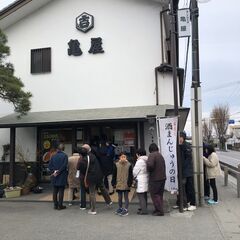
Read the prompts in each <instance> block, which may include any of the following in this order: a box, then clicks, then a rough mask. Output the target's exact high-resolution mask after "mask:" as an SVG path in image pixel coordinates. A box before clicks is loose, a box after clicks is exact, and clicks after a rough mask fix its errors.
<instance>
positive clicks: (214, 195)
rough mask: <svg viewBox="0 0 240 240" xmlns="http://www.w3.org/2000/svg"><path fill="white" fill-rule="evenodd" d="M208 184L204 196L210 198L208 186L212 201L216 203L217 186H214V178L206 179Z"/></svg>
mask: <svg viewBox="0 0 240 240" xmlns="http://www.w3.org/2000/svg"><path fill="white" fill-rule="evenodd" d="M207 181H208V184H207V188H206V196H208V197H209V196H210V186H211V188H212V191H213V200H214V201H215V202H217V201H218V192H217V186H216V178H212V179H208V180H207Z"/></svg>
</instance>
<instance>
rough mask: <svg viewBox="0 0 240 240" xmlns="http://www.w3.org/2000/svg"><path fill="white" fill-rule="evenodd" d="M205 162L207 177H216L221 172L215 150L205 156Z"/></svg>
mask: <svg viewBox="0 0 240 240" xmlns="http://www.w3.org/2000/svg"><path fill="white" fill-rule="evenodd" d="M203 161H204V164H205V165H206V170H207V179H212V178H216V177H217V176H219V175H220V174H221V168H220V164H219V159H218V156H217V154H216V153H215V152H213V153H212V154H210V155H209V156H208V158H205V157H203Z"/></svg>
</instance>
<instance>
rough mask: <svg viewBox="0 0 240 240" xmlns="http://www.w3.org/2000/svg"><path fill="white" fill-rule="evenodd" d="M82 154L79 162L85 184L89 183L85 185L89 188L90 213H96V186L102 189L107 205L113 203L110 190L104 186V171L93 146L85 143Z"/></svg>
mask: <svg viewBox="0 0 240 240" xmlns="http://www.w3.org/2000/svg"><path fill="white" fill-rule="evenodd" d="M80 154H81V155H82V160H81V161H80V162H79V165H78V168H79V169H80V174H83V175H84V178H85V180H86V181H85V182H84V184H85V185H88V186H85V187H86V188H87V187H88V188H89V200H90V205H91V209H90V211H89V212H88V213H89V214H92V215H96V214H97V211H96V187H98V188H99V189H100V191H101V193H102V196H103V198H104V200H105V202H106V204H107V205H109V206H110V205H111V204H112V200H111V198H110V196H109V194H108V191H107V190H106V188H105V187H104V184H103V173H102V170H101V168H100V165H99V162H98V159H97V158H96V156H95V155H94V154H93V153H92V152H91V147H90V146H89V145H88V144H84V145H83V146H82V150H81V151H80Z"/></svg>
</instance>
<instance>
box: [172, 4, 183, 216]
mask: <svg viewBox="0 0 240 240" xmlns="http://www.w3.org/2000/svg"><path fill="white" fill-rule="evenodd" d="M177 6H178V0H177V1H176V0H171V2H170V16H171V65H172V73H173V96H174V115H175V116H177V117H179V112H178V83H177V57H176V39H177V30H176V19H177V18H176V16H177ZM178 122H179V118H178ZM178 135H179V123H178V131H177V162H178V194H179V212H181V213H182V212H183V184H182V162H181V155H180V147H179V142H178V139H179V136H178Z"/></svg>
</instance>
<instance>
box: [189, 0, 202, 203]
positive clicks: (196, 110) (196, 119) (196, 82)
mask: <svg viewBox="0 0 240 240" xmlns="http://www.w3.org/2000/svg"><path fill="white" fill-rule="evenodd" d="M190 8H191V20H192V86H191V103H192V104H191V105H192V106H191V118H192V120H191V121H192V148H193V169H194V187H195V196H196V204H197V205H200V206H201V205H203V204H204V175H203V138H202V100H201V82H200V70H199V39H198V16H199V9H198V3H197V0H191V7H190Z"/></svg>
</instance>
